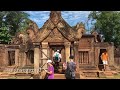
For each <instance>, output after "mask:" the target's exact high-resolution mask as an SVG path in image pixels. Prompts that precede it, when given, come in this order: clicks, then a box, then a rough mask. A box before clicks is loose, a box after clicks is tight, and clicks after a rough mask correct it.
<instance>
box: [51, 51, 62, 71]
mask: <svg viewBox="0 0 120 90" xmlns="http://www.w3.org/2000/svg"><path fill="white" fill-rule="evenodd" d="M61 58H62V57H61V54H60V51H59V50H57V51H56V52H55V53H54V54H53V61H54V63H55V69H56V71H57V72H58V69H59V62H61Z"/></svg>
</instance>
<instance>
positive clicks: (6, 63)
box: [3, 45, 9, 66]
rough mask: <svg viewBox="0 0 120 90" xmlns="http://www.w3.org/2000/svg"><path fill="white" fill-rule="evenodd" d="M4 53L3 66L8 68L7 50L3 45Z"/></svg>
mask: <svg viewBox="0 0 120 90" xmlns="http://www.w3.org/2000/svg"><path fill="white" fill-rule="evenodd" d="M4 48H5V51H4V61H3V62H4V66H8V65H9V59H8V48H7V46H6V45H5V47H4Z"/></svg>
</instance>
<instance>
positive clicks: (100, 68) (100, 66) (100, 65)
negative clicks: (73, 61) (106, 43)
mask: <svg viewBox="0 0 120 90" xmlns="http://www.w3.org/2000/svg"><path fill="white" fill-rule="evenodd" d="M105 51H106V49H100V53H99V65H98V68H99V70H101V71H102V69H103V68H104V67H103V62H102V60H101V55H102V53H103V52H105Z"/></svg>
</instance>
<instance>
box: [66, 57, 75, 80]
mask: <svg viewBox="0 0 120 90" xmlns="http://www.w3.org/2000/svg"><path fill="white" fill-rule="evenodd" d="M73 58H74V56H70V57H69V59H70V61H69V62H67V69H66V72H65V76H66V79H75V71H76V63H75V62H74V61H73Z"/></svg>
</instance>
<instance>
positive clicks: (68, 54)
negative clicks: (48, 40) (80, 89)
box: [64, 42, 71, 62]
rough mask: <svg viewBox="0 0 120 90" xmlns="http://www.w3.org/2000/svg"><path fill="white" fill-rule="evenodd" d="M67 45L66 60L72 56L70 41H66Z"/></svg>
mask: <svg viewBox="0 0 120 90" xmlns="http://www.w3.org/2000/svg"><path fill="white" fill-rule="evenodd" d="M64 45H65V57H66V62H67V61H69V57H70V45H71V43H70V42H64Z"/></svg>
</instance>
